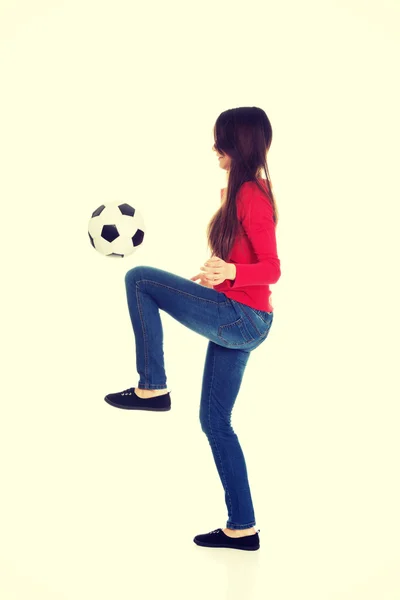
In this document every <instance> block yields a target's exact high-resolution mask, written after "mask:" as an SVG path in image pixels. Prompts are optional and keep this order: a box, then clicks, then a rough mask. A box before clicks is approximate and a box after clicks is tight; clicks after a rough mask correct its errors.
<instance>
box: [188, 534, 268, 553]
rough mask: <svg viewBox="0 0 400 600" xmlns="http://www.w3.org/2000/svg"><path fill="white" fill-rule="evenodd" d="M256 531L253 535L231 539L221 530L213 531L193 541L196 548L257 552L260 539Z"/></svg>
mask: <svg viewBox="0 0 400 600" xmlns="http://www.w3.org/2000/svg"><path fill="white" fill-rule="evenodd" d="M259 531H260V530H258V531H257V532H256V533H254V534H253V535H245V536H243V537H238V538H233V537H230V536H229V535H226V534H225V533H224V532H223V531H222V529H214V531H210V532H209V533H202V534H199V535H196V537H194V538H193V541H194V543H195V544H197V545H198V546H209V547H210V548H235V549H236V550H258V549H259V548H260V538H259V535H258V532H259Z"/></svg>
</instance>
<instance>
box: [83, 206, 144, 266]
mask: <svg viewBox="0 0 400 600" xmlns="http://www.w3.org/2000/svg"><path fill="white" fill-rule="evenodd" d="M88 233H89V239H90V243H91V244H92V246H93V248H94V249H95V250H97V251H98V252H100V253H101V254H103V255H104V256H111V257H118V258H123V257H124V256H129V255H130V254H132V253H133V252H135V251H136V250H137V249H138V247H139V246H140V245H141V244H142V243H143V239H144V234H145V224H144V219H143V217H142V215H141V213H140V212H139V211H138V210H137V209H136V208H134V207H133V206H132V205H131V204H128V203H126V202H108V203H107V204H102V205H101V206H99V207H98V208H96V210H95V211H94V212H93V214H92V217H91V218H90V219H89V225H88Z"/></svg>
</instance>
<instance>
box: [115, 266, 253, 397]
mask: <svg viewBox="0 0 400 600" xmlns="http://www.w3.org/2000/svg"><path fill="white" fill-rule="evenodd" d="M125 285H126V293H127V301H128V308H129V314H130V317H131V322H132V326H133V331H134V334H135V341H136V366H137V371H138V373H139V385H138V387H139V388H141V389H152V390H156V389H163V388H165V387H166V386H167V379H166V373H165V368H164V351H163V329H162V323H161V317H160V313H159V310H160V309H161V310H163V311H165V312H166V313H168V314H169V315H171V316H172V317H173V318H174V319H176V320H177V321H179V322H180V323H181V324H182V325H185V327H188V328H189V329H191V330H192V331H195V332H196V333H199V334H200V335H202V336H204V337H206V338H207V339H209V340H212V341H214V342H215V343H216V344H222V345H225V346H232V345H233V346H234V347H235V348H238V347H240V346H246V345H248V343H249V342H252V341H253V340H254V337H253V335H251V334H250V333H249V330H248V329H247V328H246V326H245V324H244V322H243V318H238V314H237V312H236V309H235V308H234V307H232V306H231V303H230V301H229V299H227V297H226V296H225V294H222V293H221V292H217V291H216V290H214V289H212V288H207V287H204V286H202V285H199V284H198V283H195V282H194V281H191V280H190V279H185V278H184V277H180V276H179V275H175V274H173V273H169V272H168V271H163V270H162V269H157V268H155V267H148V266H138V267H135V268H133V269H131V270H130V271H128V272H127V273H126V275H125ZM221 323H222V324H223V327H220V325H221ZM226 323H227V325H226ZM222 336H224V337H222Z"/></svg>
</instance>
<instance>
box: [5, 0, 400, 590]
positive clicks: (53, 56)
mask: <svg viewBox="0 0 400 600" xmlns="http://www.w3.org/2000/svg"><path fill="white" fill-rule="evenodd" d="M399 13H400V11H399V4H398V3H397V2H395V1H392V2H389V1H386V2H379V3H378V2H370V3H366V2H361V1H354V0H353V1H348V0H346V1H345V0H342V1H333V0H331V1H325V2H316V1H310V0H305V1H304V2H295V1H287V2H279V3H277V2H269V1H262V2H261V1H260V2H258V3H257V2H254V1H251V0H250V1H247V2H245V3H243V2H241V1H240V2H239V1H232V0H230V1H229V2H226V1H224V0H223V1H220V2H210V3H209V4H204V3H193V2H183V1H180V2H178V1H176V0H172V1H171V0H170V1H168V2H160V1H158V2H155V3H153V2H152V3H148V4H146V3H141V4H137V3H135V2H130V1H127V0H125V1H123V0H113V1H112V2H111V1H110V0H108V1H106V0H104V1H101V2H99V1H97V2H95V1H93V0H92V1H90V0H70V1H68V2H66V1H65V2H62V1H58V2H57V1H50V0H48V1H45V0H35V2H31V1H28V0H24V1H22V0H19V1H15V2H12V1H11V0H2V3H1V7H0V81H1V84H0V85H1V90H0V128H1V129H0V152H1V155H0V164H1V177H0V195H1V244H2V248H1V250H2V252H1V281H2V294H1V302H2V310H1V317H2V322H1V343H2V357H3V358H2V364H3V370H2V371H3V373H2V378H1V401H0V406H1V422H0V427H1V430H0V434H1V437H0V443H1V446H0V449H1V457H2V461H1V488H2V492H1V499H0V503H1V513H0V596H1V597H2V598H4V600H22V599H24V600H36V599H40V600H61V599H63V600H88V599H91V598H96V600H103V599H107V600H109V599H111V598H113V599H114V598H115V599H118V600H128V599H132V598H140V600H148V599H149V600H150V599H151V600H153V599H156V598H161V597H168V598H179V599H180V598H182V599H183V598H184V599H185V600H186V599H187V598H190V599H191V600H197V599H203V598H205V597H207V598H209V599H214V598H215V599H217V598H218V600H225V599H226V600H231V599H235V598H246V600H259V599H260V600H261V599H265V598H269V599H271V600H286V599H290V600H294V599H296V600H300V599H302V598H304V599H307V600H314V599H315V600H338V599H340V600H369V599H370V598H374V599H379V600H398V598H399V597H400V580H399V578H400V576H399V572H400V549H399V544H398V540H399V537H400V517H399V514H400V513H399V510H398V507H399V505H400V493H399V484H398V473H399V465H398V463H399V450H400V448H399V433H398V432H399V416H400V411H399V398H400V394H399V383H398V364H399V342H398V340H399V334H400V331H399V318H398V314H399V300H400V298H399V285H398V274H399V266H398V265H399V257H400V253H399V244H398V240H399V216H400V215H399V201H400V197H399V183H398V173H399V166H398V165H399V151H398V145H399V133H400V131H399V119H398V107H399V104H400V98H399V87H398V62H399V16H400V14H399ZM237 106H259V107H261V108H263V109H264V110H265V111H266V113H267V115H268V117H269V118H270V120H271V123H272V128H273V141H272V146H271V150H270V152H269V154H268V165H269V169H270V174H271V179H272V183H273V187H274V193H275V197H276V201H277V204H278V209H279V215H280V221H279V223H278V227H277V243H278V254H279V258H280V260H281V270H282V276H281V279H280V280H279V282H278V283H277V284H276V285H274V286H272V287H271V290H272V297H271V299H272V304H273V306H274V311H275V312H274V322H273V326H272V328H271V331H270V334H269V337H268V339H267V341H266V342H265V343H264V344H263V345H262V346H261V347H260V348H258V349H257V350H255V351H254V353H252V356H251V357H250V360H249V363H248V366H247V369H246V371H245V374H244V378H243V383H242V387H241V390H240V394H239V397H238V399H237V402H236V405H235V408H234V413H233V419H232V425H233V427H234V429H235V431H236V433H237V434H238V436H239V440H240V442H241V445H242V448H243V451H244V454H245V457H246V463H247V469H248V474H249V480H250V485H251V491H252V496H253V501H254V508H255V513H256V521H257V524H256V528H257V529H260V530H261V531H260V542H261V548H260V550H259V551H258V552H240V551H234V550H230V549H208V548H201V547H198V546H196V545H195V544H194V543H193V537H194V536H195V535H196V534H198V533H205V532H208V531H210V530H212V529H215V528H217V527H222V528H223V527H225V526H226V518H227V513H226V506H225V501H224V493H223V488H222V485H221V482H220V480H219V477H218V473H217V470H216V467H215V464H214V460H213V457H212V454H211V449H210V447H209V444H208V441H207V439H206V437H205V434H204V433H203V432H202V430H201V427H200V422H199V418H198V410H199V401H200V393H201V379H202V373H203V367H204V359H205V351H206V347H207V340H206V339H204V338H202V337H200V336H197V335H196V334H195V333H192V332H191V331H190V330H188V329H185V328H184V327H182V326H181V325H180V324H179V323H178V322H176V321H174V320H173V319H172V318H171V317H170V316H169V315H167V314H166V313H162V322H163V325H164V337H165V341H164V351H165V357H166V370H167V376H168V381H167V384H168V387H169V389H171V390H172V392H171V399H172V410H171V411H170V412H167V413H153V412H145V411H143V412H141V411H122V410H117V409H114V408H112V407H110V406H109V405H108V404H106V403H105V402H104V400H103V398H104V396H105V395H106V394H107V393H110V392H116V391H120V390H122V389H124V388H127V387H130V386H137V384H138V374H137V372H136V365H135V346H134V336H133V331H132V327H131V323H130V319H129V314H128V309H127V304H126V297H125V287H124V275H125V273H126V272H127V271H128V270H129V269H130V268H133V267H134V266H136V265H140V264H142V265H153V266H157V267H159V268H162V269H166V270H168V271H170V272H173V273H176V274H179V275H181V276H184V277H188V278H190V277H192V276H193V275H195V274H197V273H198V272H199V270H200V269H199V268H200V266H201V265H202V264H204V262H205V261H206V259H207V258H208V257H209V253H208V251H207V244H206V226H207V224H208V221H209V220H210V218H211V216H212V215H213V214H214V212H215V210H217V208H218V206H219V202H220V189H221V188H222V187H225V185H226V173H225V171H223V170H222V169H220V168H219V166H218V161H217V158H216V156H215V153H214V152H212V150H211V147H212V144H213V142H214V140H213V136H212V129H213V126H214V123H215V121H216V119H217V117H218V115H219V114H220V113H221V112H222V111H224V110H227V109H228V108H234V107H237ZM115 200H118V201H121V202H122V201H127V202H130V203H132V204H133V205H134V206H135V207H137V208H138V209H139V210H140V211H141V212H142V214H143V216H144V219H145V221H146V226H147V231H146V238H145V243H144V244H143V246H142V247H140V249H139V250H138V251H137V252H136V253H135V254H133V255H132V256H130V257H128V258H125V259H121V260H118V259H109V258H105V257H103V256H102V255H100V254H99V253H97V252H96V251H95V250H94V249H93V248H92V246H91V245H90V243H89V238H88V234H87V224H88V220H89V218H90V216H91V214H92V212H93V210H95V209H96V208H97V207H98V206H99V205H100V204H102V203H104V202H107V201H115ZM396 373H397V374H396ZM239 566H240V568H238V567H239Z"/></svg>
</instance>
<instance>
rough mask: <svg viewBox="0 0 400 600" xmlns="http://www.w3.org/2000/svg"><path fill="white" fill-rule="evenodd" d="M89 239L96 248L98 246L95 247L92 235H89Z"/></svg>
mask: <svg viewBox="0 0 400 600" xmlns="http://www.w3.org/2000/svg"><path fill="white" fill-rule="evenodd" d="M88 233H89V232H88ZM89 238H90V243H91V244H92V246H93V248H96V246H95V245H94V239H93V238H92V236H91V235H90V233H89Z"/></svg>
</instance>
